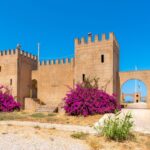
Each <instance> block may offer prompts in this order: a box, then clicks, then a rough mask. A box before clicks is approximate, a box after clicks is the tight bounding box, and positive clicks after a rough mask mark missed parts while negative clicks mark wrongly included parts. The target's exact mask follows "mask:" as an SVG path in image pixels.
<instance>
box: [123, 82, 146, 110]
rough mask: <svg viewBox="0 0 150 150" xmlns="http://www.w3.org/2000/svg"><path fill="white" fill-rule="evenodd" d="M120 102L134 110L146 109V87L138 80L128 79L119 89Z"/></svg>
mask: <svg viewBox="0 0 150 150" xmlns="http://www.w3.org/2000/svg"><path fill="white" fill-rule="evenodd" d="M121 102H123V103H125V104H127V105H128V107H129V106H130V107H131V106H132V107H133V106H134V107H135V108H146V107H147V87H146V85H145V83H144V82H143V81H141V80H138V79H129V80H127V81H126V82H124V83H123V85H122V87H121Z"/></svg>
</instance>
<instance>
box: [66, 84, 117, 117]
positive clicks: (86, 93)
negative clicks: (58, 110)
mask: <svg viewBox="0 0 150 150" xmlns="http://www.w3.org/2000/svg"><path fill="white" fill-rule="evenodd" d="M83 84H84V83H83ZM83 84H77V85H76V87H75V89H70V91H69V93H67V95H66V97H65V98H64V101H65V105H64V109H65V111H66V113H68V114H69V115H75V116H76V115H83V116H87V115H93V114H104V113H113V112H114V111H115V110H116V109H118V110H120V105H119V104H118V102H117V99H116V96H115V95H109V94H107V93H106V92H105V91H103V90H99V89H98V88H97V87H96V88H94V87H90V88H87V87H85V86H84V85H83Z"/></svg>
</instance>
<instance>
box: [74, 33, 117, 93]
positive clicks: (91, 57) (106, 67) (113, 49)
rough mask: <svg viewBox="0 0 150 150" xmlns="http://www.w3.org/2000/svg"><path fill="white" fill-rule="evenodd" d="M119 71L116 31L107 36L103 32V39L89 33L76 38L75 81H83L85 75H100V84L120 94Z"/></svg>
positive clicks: (105, 88)
mask: <svg viewBox="0 0 150 150" xmlns="http://www.w3.org/2000/svg"><path fill="white" fill-rule="evenodd" d="M118 72H119V45H118V42H117V40H116V37H115V35H114V33H109V37H108V38H106V35H105V34H102V37H101V39H100V38H99V36H98V35H95V37H94V39H93V37H92V34H91V33H89V34H88V39H87V40H86V39H85V38H84V37H82V38H81V39H78V38H76V39H75V70H74V79H75V82H76V83H77V82H81V81H83V80H84V78H85V77H98V78H99V86H100V87H102V88H103V89H104V90H106V91H107V92H108V93H110V94H112V93H116V94H117V95H118V93H119V92H118V90H119V89H117V85H118V84H119V83H118V78H119V77H118Z"/></svg>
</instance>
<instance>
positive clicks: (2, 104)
mask: <svg viewBox="0 0 150 150" xmlns="http://www.w3.org/2000/svg"><path fill="white" fill-rule="evenodd" d="M20 107H21V104H20V103H18V102H16V101H15V100H14V98H13V96H12V95H11V91H10V89H9V88H8V87H6V86H3V85H0V111H1V112H11V111H14V110H20Z"/></svg>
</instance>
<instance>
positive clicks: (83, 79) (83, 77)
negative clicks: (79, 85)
mask: <svg viewBox="0 0 150 150" xmlns="http://www.w3.org/2000/svg"><path fill="white" fill-rule="evenodd" d="M82 81H83V82H84V81H85V74H83V75H82Z"/></svg>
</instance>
